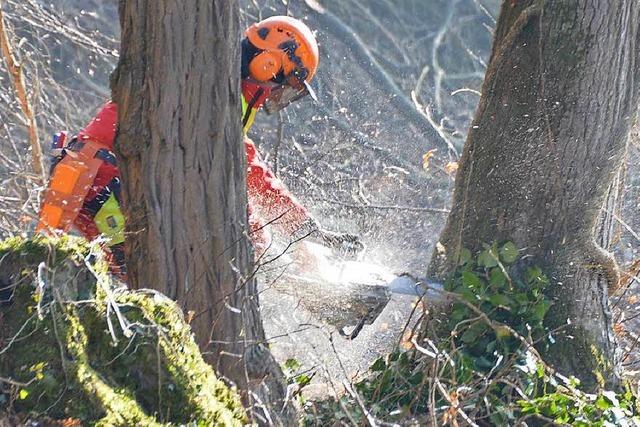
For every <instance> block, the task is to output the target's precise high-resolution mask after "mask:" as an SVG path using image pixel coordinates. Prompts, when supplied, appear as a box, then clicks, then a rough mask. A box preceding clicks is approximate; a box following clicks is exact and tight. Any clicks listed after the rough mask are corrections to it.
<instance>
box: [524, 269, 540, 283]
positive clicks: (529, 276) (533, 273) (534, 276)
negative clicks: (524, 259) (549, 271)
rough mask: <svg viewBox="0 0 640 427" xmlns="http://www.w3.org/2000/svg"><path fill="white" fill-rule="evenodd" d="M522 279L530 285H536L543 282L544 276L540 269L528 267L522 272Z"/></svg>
mask: <svg viewBox="0 0 640 427" xmlns="http://www.w3.org/2000/svg"><path fill="white" fill-rule="evenodd" d="M524 277H525V279H526V281H527V283H529V284H530V285H532V284H538V283H540V282H541V281H543V280H544V275H543V274H542V270H541V269H540V267H529V268H527V269H526V271H525V272H524Z"/></svg>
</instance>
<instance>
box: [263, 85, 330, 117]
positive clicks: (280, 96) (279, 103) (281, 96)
mask: <svg viewBox="0 0 640 427" xmlns="http://www.w3.org/2000/svg"><path fill="white" fill-rule="evenodd" d="M296 86H297V87H294V86H291V85H288V84H283V85H280V86H278V87H275V88H273V89H272V90H271V93H270V94H269V97H268V98H267V100H266V101H265V103H264V110H265V111H266V112H267V114H273V113H275V112H278V111H280V110H282V109H283V108H285V107H286V106H288V105H289V104H291V103H292V102H295V101H297V100H299V99H300V98H304V97H305V96H307V95H311V97H312V98H313V99H314V100H317V98H316V94H315V92H314V91H313V89H312V88H311V86H309V84H308V83H307V82H303V83H302V84H297V85H296Z"/></svg>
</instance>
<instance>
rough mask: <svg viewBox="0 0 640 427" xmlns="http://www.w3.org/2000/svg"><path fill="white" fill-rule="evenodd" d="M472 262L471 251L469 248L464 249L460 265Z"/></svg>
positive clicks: (459, 260)
mask: <svg viewBox="0 0 640 427" xmlns="http://www.w3.org/2000/svg"><path fill="white" fill-rule="evenodd" d="M470 262H471V251H470V250H469V249H467V248H462V250H461V251H460V256H459V257H458V265H467V264H469V263H470Z"/></svg>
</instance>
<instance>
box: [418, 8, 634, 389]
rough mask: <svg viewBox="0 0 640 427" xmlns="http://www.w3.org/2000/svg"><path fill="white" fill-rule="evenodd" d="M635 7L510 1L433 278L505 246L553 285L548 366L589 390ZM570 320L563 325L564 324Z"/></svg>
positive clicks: (627, 122)
mask: <svg viewBox="0 0 640 427" xmlns="http://www.w3.org/2000/svg"><path fill="white" fill-rule="evenodd" d="M639 14H640V6H639V5H638V4H637V3H636V2H633V1H626V0H625V1H619V0H571V1H537V0H528V1H518V2H513V1H505V2H503V5H502V9H501V12H500V17H499V20H498V23H497V28H496V31H495V40H494V44H493V51H492V55H491V60H490V63H489V65H488V68H487V74H486V79H485V82H484V86H483V89H482V98H481V100H480V104H479V107H478V110H477V112H476V116H475V119H474V121H473V123H472V127H471V130H470V131H469V135H468V139H467V142H466V145H465V148H464V153H463V155H462V158H461V162H460V169H459V171H458V174H457V177H456V187H455V190H454V200H453V206H452V210H451V213H450V216H449V218H448V221H447V225H446V227H445V229H444V231H443V233H442V235H441V237H440V243H441V244H442V246H443V247H444V251H442V250H440V251H437V250H436V252H435V253H434V256H433V258H432V261H431V264H430V268H429V269H430V274H431V275H434V276H439V277H444V276H446V275H447V274H448V273H450V272H451V271H452V270H453V268H454V267H455V264H456V261H457V259H458V255H459V254H460V251H461V249H462V248H465V247H466V248H468V249H470V250H471V251H477V250H479V249H481V248H482V244H483V243H490V242H492V241H494V240H496V239H497V240H512V241H514V242H515V243H516V245H517V246H518V248H520V251H521V255H523V257H524V262H525V263H527V264H529V265H538V266H540V267H541V268H542V269H543V270H544V271H545V272H546V273H547V274H548V275H549V277H550V280H551V286H550V288H551V290H550V292H551V296H552V297H553V299H554V305H553V306H552V308H551V310H550V312H549V317H550V318H551V319H552V320H551V322H550V324H549V325H548V326H549V327H550V328H556V327H561V326H563V325H564V327H563V329H562V330H561V331H559V332H557V333H554V336H555V338H556V340H557V342H556V344H555V345H552V346H551V348H550V354H549V355H548V356H549V357H550V360H551V361H552V362H553V363H554V366H555V367H556V368H558V370H559V371H560V372H562V373H563V374H565V375H575V376H576V377H578V378H580V379H582V380H583V382H584V383H585V384H586V386H587V387H589V386H594V385H595V383H596V382H597V381H600V380H601V378H599V376H600V375H602V376H603V377H604V378H605V379H607V380H611V381H615V379H616V372H615V363H614V361H615V349H616V345H615V339H614V337H613V333H612V321H611V313H610V309H609V302H608V291H610V290H611V289H612V288H615V286H616V285H617V283H618V279H619V273H618V268H617V264H616V263H615V260H614V258H613V256H612V255H611V254H610V253H609V252H608V250H609V246H610V243H611V242H612V234H613V233H612V229H613V215H614V213H615V212H614V210H615V209H616V207H617V200H618V198H617V196H618V192H619V189H620V186H619V183H620V180H619V176H620V173H621V166H622V163H623V159H624V155H625V152H626V147H627V135H628V132H629V128H630V126H631V124H632V122H633V120H634V117H635V115H636V110H637V107H638V88H639V87H638V81H639V80H638V78H639V77H640V76H639V74H638V73H639V70H640V63H639V60H640V57H639V53H640V45H639V40H638V37H639V36H640V33H639V32H638V29H639V28H640V27H639V25H640V16H639ZM568 319H570V321H571V324H569V325H567V321H568Z"/></svg>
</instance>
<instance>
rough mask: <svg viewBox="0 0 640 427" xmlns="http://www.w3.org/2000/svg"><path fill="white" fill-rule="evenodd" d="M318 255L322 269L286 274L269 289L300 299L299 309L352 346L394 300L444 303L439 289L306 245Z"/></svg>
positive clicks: (439, 284) (377, 266) (301, 270)
mask: <svg viewBox="0 0 640 427" xmlns="http://www.w3.org/2000/svg"><path fill="white" fill-rule="evenodd" d="M306 244H307V245H309V248H310V249H311V250H312V251H314V252H315V253H316V255H319V256H318V257H317V259H319V260H320V265H316V266H315V268H314V269H313V270H310V269H295V268H292V269H286V270H285V271H284V272H281V273H280V274H279V275H278V279H277V280H273V281H272V282H271V283H272V286H273V288H274V289H275V290H276V291H278V292H281V293H283V294H286V295H290V296H293V297H295V298H297V299H298V301H299V304H300V306H302V307H303V308H304V309H305V310H307V311H308V312H309V313H311V315H313V316H314V317H316V318H318V319H319V320H321V321H323V322H325V323H327V324H329V325H331V326H333V327H335V328H336V329H337V330H338V332H339V334H340V335H341V336H343V337H344V338H346V339H349V340H353V339H354V338H356V337H357V336H358V334H359V333H360V332H361V331H362V329H363V327H364V326H365V325H371V324H372V323H373V322H374V321H375V320H376V319H377V318H378V316H380V314H381V313H382V311H383V310H384V309H385V307H386V306H387V304H388V303H389V301H390V300H391V297H392V295H405V296H406V297H408V298H411V297H413V298H416V297H417V298H424V299H426V300H428V301H429V302H430V303H433V302H437V301H440V300H442V299H443V296H442V293H441V292H440V291H442V284H441V283H438V282H435V281H430V280H426V279H418V278H415V277H413V276H411V275H409V274H399V275H398V274H394V273H392V272H391V271H389V270H388V269H386V268H384V267H382V266H379V265H376V264H372V263H368V262H364V261H358V260H345V259H343V258H340V257H335V256H333V255H332V253H331V251H330V250H329V249H327V248H325V247H323V246H322V245H317V244H315V243H306Z"/></svg>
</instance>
